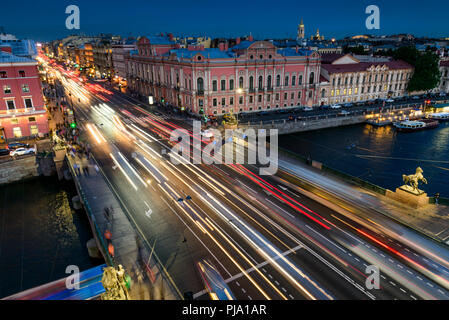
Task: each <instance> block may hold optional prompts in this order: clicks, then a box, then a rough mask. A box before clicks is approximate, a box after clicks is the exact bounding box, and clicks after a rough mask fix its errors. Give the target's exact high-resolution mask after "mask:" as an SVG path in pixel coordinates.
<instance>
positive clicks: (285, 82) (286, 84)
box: [284, 76, 288, 87]
mask: <svg viewBox="0 0 449 320" xmlns="http://www.w3.org/2000/svg"><path fill="white" fill-rule="evenodd" d="M284 86H286V87H288V76H286V77H285V81H284Z"/></svg>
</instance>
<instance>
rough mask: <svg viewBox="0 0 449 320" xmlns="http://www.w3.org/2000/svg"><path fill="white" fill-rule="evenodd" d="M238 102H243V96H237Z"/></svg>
mask: <svg viewBox="0 0 449 320" xmlns="http://www.w3.org/2000/svg"><path fill="white" fill-rule="evenodd" d="M239 104H243V96H240V97H239Z"/></svg>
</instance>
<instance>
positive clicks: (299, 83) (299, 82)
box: [298, 75, 302, 86]
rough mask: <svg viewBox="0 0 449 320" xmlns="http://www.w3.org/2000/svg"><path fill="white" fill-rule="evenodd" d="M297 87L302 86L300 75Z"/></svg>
mask: <svg viewBox="0 0 449 320" xmlns="http://www.w3.org/2000/svg"><path fill="white" fill-rule="evenodd" d="M298 85H299V86H301V85H302V75H300V76H299V77H298Z"/></svg>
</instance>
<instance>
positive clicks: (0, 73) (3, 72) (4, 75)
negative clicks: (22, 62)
mask: <svg viewBox="0 0 449 320" xmlns="http://www.w3.org/2000/svg"><path fill="white" fill-rule="evenodd" d="M0 78H8V76H7V74H6V71H0Z"/></svg>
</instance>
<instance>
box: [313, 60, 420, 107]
mask: <svg viewBox="0 0 449 320" xmlns="http://www.w3.org/2000/svg"><path fill="white" fill-rule="evenodd" d="M361 57H362V56H360V58H361ZM366 57H367V59H365V60H363V61H361V60H358V59H356V58H355V57H353V56H352V55H350V54H347V55H338V54H324V55H322V64H321V75H322V78H323V82H327V83H328V85H327V88H322V89H321V90H325V91H324V95H325V97H326V98H327V99H323V100H322V101H321V103H322V104H335V103H347V102H357V101H366V100H374V99H379V98H380V99H385V98H389V97H400V96H403V95H405V94H406V92H407V84H408V82H409V80H410V79H411V77H412V75H413V71H414V68H413V66H411V65H410V64H408V63H406V62H404V61H400V60H391V59H388V58H384V59H377V60H376V59H375V58H372V57H369V56H366ZM370 59H371V60H370ZM321 97H322V98H324V97H323V91H322V92H321Z"/></svg>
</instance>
